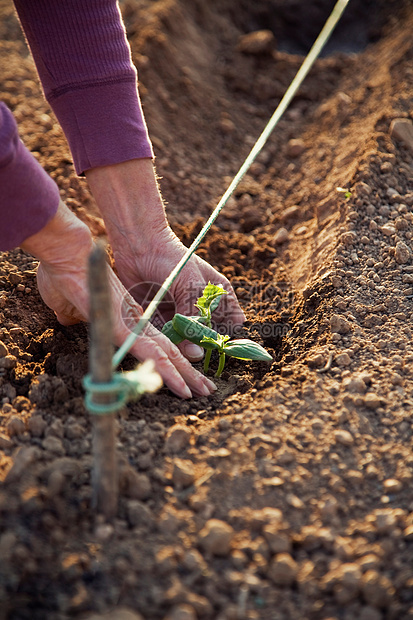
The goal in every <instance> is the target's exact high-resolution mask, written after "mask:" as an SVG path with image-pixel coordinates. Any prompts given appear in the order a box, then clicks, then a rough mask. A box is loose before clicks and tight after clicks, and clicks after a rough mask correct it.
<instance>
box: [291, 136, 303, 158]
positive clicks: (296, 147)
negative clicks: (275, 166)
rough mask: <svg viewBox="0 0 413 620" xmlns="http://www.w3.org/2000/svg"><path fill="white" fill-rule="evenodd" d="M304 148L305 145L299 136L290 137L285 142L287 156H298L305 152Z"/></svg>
mask: <svg viewBox="0 0 413 620" xmlns="http://www.w3.org/2000/svg"><path fill="white" fill-rule="evenodd" d="M306 148H307V146H306V144H305V142H304V140H301V139H300V138H292V139H291V140H288V142H287V157H292V158H296V157H300V155H302V154H303V153H304V152H305V150H306Z"/></svg>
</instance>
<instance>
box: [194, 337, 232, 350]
mask: <svg viewBox="0 0 413 620" xmlns="http://www.w3.org/2000/svg"><path fill="white" fill-rule="evenodd" d="M227 340H229V336H221V334H217V338H210V337H209V336H204V337H203V338H202V340H201V343H200V344H201V347H204V349H218V350H219V351H220V352H221V351H223V350H224V346H225V343H226V342H227Z"/></svg>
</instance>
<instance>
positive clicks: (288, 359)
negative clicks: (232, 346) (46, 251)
mask: <svg viewBox="0 0 413 620" xmlns="http://www.w3.org/2000/svg"><path fill="white" fill-rule="evenodd" d="M373 4H374V7H375V10H374V11H373V9H372V6H373ZM251 5H252V6H251ZM331 6H332V3H330V2H314V3H305V6H304V4H303V3H297V2H286V1H285V0H271V1H270V2H267V1H264V0H259V1H257V2H254V3H249V2H246V1H241V2H235V0H223V1H220V2H218V0H210V1H209V2H204V1H201V0H157V1H155V2H152V1H151V2H149V0H139V1H138V0H124V1H123V2H121V10H122V12H123V15H124V19H125V24H126V29H127V35H128V39H129V41H130V44H131V49H132V54H133V59H134V62H135V64H136V66H137V68H138V74H139V81H140V92H141V96H142V102H143V108H144V111H145V116H146V120H147V123H148V127H149V133H150V135H151V138H152V141H153V144H154V149H155V154H156V168H157V172H158V174H159V177H160V184H161V188H162V191H163V194H164V198H165V201H166V203H167V205H166V208H167V212H168V218H169V220H170V222H171V225H172V226H173V228H174V230H175V232H176V233H177V234H178V236H179V237H180V238H181V239H182V240H183V242H184V243H186V244H189V243H190V242H191V241H192V240H193V239H194V238H195V235H196V234H197V233H198V232H199V230H200V228H201V226H202V224H203V222H204V221H205V220H206V218H207V217H208V215H209V214H210V212H211V210H212V209H213V208H214V207H215V205H216V203H217V201H218V200H219V197H220V196H221V195H222V193H223V192H224V191H225V189H226V188H227V186H228V184H229V182H230V181H231V179H232V177H233V175H234V174H235V173H236V172H237V170H238V169H239V167H240V165H241V164H242V162H243V161H244V159H245V157H246V156H247V155H248V153H249V151H250V149H251V147H252V145H253V143H254V142H255V140H256V138H257V137H258V135H259V134H260V132H261V131H262V129H263V128H264V126H265V124H266V123H267V121H268V119H269V117H270V115H271V114H272V112H273V110H274V109H275V107H276V105H277V103H278V102H279V100H280V99H281V97H282V95H283V94H284V92H285V90H286V88H287V87H288V85H289V83H290V82H291V80H292V78H293V76H294V75H295V73H296V71H297V69H298V68H299V66H300V64H301V62H302V60H303V56H302V54H304V53H305V52H306V51H307V50H308V48H309V46H310V45H311V43H312V41H313V39H314V36H316V35H317V34H318V31H319V29H320V27H321V26H322V23H323V20H324V19H325V14H328V12H329V10H331ZM348 11H349V13H346V15H345V18H344V19H343V22H342V24H341V26H340V28H338V29H337V33H336V36H335V37H334V36H333V38H332V39H331V42H330V47H329V48H328V49H327V54H326V55H325V56H324V57H322V58H320V59H318V60H317V62H316V64H315V66H314V68H313V69H312V71H311V73H310V75H309V76H308V77H307V79H306V80H305V82H304V84H303V85H302V87H301V88H300V91H299V92H298V94H297V96H296V97H295V99H294V101H293V102H292V104H291V106H290V108H289V110H288V111H287V112H286V114H285V116H284V118H283V119H282V120H281V121H280V123H279V125H278V126H277V128H276V130H275V131H274V133H273V135H272V136H271V137H270V139H269V141H268V143H267V144H266V146H265V148H264V149H263V151H262V152H261V153H260V155H259V157H258V159H257V161H256V162H255V163H254V164H253V165H252V166H251V169H250V171H249V173H248V174H247V175H246V176H245V178H244V179H243V180H242V182H241V183H240V185H239V186H238V188H237V190H236V191H235V193H234V196H233V197H232V198H231V199H230V201H229V202H228V204H227V205H226V207H225V208H224V210H223V212H222V214H221V215H220V216H219V218H218V220H217V222H216V224H215V225H214V226H213V228H212V230H211V231H210V233H209V234H208V236H207V237H206V239H205V241H204V242H203V244H202V246H201V248H200V249H199V251H198V254H199V255H200V256H202V257H203V258H205V259H206V260H207V261H208V262H210V263H211V264H212V265H213V266H214V267H216V268H218V269H219V270H220V271H222V272H223V273H224V274H225V275H226V276H227V277H228V278H229V279H230V280H231V283H232V285H233V286H234V288H235V291H236V293H237V296H238V298H239V300H240V303H241V305H242V307H243V309H244V311H245V313H246V316H247V321H246V323H245V326H244V328H243V333H244V334H245V335H246V337H248V338H251V339H253V340H256V341H257V342H259V343H260V344H262V345H263V346H265V347H266V348H267V349H268V350H269V351H270V353H271V354H272V355H273V358H274V362H273V363H272V364H271V365H267V364H265V363H253V362H251V363H243V362H241V361H240V360H235V359H232V360H229V361H228V363H227V365H226V369H225V370H224V373H223V374H222V376H221V379H219V380H218V387H219V389H218V391H217V393H216V394H214V395H213V396H212V397H209V398H200V399H192V400H190V401H181V400H179V399H178V398H176V397H174V396H173V395H171V393H169V392H168V391H167V390H166V389H165V388H163V389H162V390H160V391H159V392H158V393H156V394H153V395H147V396H144V397H143V398H142V399H141V400H140V401H139V402H137V403H135V404H132V405H128V407H127V409H125V410H124V411H123V412H122V414H121V415H119V418H118V430H117V432H118V435H117V450H118V456H119V460H120V473H119V481H120V489H121V497H120V502H119V513H118V516H117V518H116V520H115V521H114V523H112V524H105V523H104V522H103V521H102V520H99V519H98V520H97V521H96V518H95V515H94V514H93V511H92V507H91V501H90V500H91V480H90V473H91V466H92V460H91V429H90V421H89V418H88V415H87V413H86V410H85V408H84V404H83V389H82V383H81V382H82V378H83V376H84V375H85V373H86V372H87V364H88V334H87V328H86V326H85V325H79V326H73V327H70V328H64V327H62V326H61V325H59V324H58V323H57V322H56V319H55V317H54V315H53V313H52V312H51V311H50V310H49V309H48V308H46V307H45V305H44V304H43V302H42V300H41V298H40V296H39V294H38V292H37V288H36V268H37V262H36V261H35V260H34V259H33V257H31V256H29V255H27V254H25V253H24V252H22V251H20V250H14V251H12V252H5V253H2V254H1V261H0V341H1V342H0V406H1V410H0V558H1V562H0V620H3V619H4V620H6V619H7V620H24V619H26V618H31V619H32V620H33V619H34V620H36V619H39V620H43V619H45V618H47V620H49V619H50V620H64V619H68V618H79V620H86V619H87V620H92V619H93V620H98V619H102V620H103V619H104V618H106V619H109V618H110V619H111V620H116V619H117V620H139V619H140V620H142V618H144V619H146V620H158V619H159V620H194V619H195V620H196V619H200V620H244V619H245V620H246V619H254V620H255V619H259V620H261V619H262V620H301V619H303V620H304V619H305V620H333V619H334V620H353V619H355V618H358V619H360V620H408V619H409V618H413V564H412V557H413V546H412V545H413V493H412V481H413V480H412V479H413V456H412V406H413V375H412V368H413V366H412V362H413V347H412V318H413V310H412V299H413V261H412V252H413V247H412V238H413V185H412V181H413V144H412V142H409V140H408V137H405V138H404V137H403V136H405V135H406V134H403V133H400V132H398V131H397V127H399V128H400V127H401V128H403V127H404V128H405V127H408V126H409V123H410V126H411V123H412V119H413V105H412V86H413V68H412V59H413V41H412V36H411V33H412V28H413V12H412V6H411V3H409V2H406V3H401V2H395V1H392V2H378V3H372V2H365V3H363V2H357V1H356V0H354V2H353V4H352V3H350V5H349V9H348ZM372 11H373V12H374V15H372ZM0 15H1V20H0V35H1V37H0V38H1V41H0V84H1V91H2V99H3V101H4V102H5V103H6V104H7V105H8V106H9V107H10V109H11V110H12V111H13V113H14V115H15V117H16V119H17V121H18V124H19V130H20V135H21V139H22V140H23V142H24V143H25V144H26V145H27V146H28V148H29V149H30V150H31V151H32V152H33V153H34V155H35V157H36V158H37V159H38V160H39V161H40V163H41V164H42V165H43V166H44V167H45V169H46V170H47V172H48V173H49V174H50V175H51V176H52V177H53V178H54V179H55V180H56V182H57V184H58V186H59V189H60V192H61V196H62V198H63V200H65V201H66V203H67V204H68V205H69V206H70V208H71V209H72V210H73V211H74V212H75V213H76V214H77V215H78V216H79V217H80V218H81V219H83V220H84V221H85V222H86V223H87V224H88V225H89V226H90V228H91V229H92V231H93V233H94V234H95V235H96V236H104V235H105V230H104V225H103V221H102V219H101V218H100V214H99V212H98V209H97V207H96V205H95V203H94V200H93V198H92V196H91V193H90V192H89V189H88V187H87V184H86V182H85V180H84V179H81V178H78V177H76V175H75V173H74V170H73V166H72V163H71V155H70V151H69V149H68V146H67V143H66V141H65V139H64V136H63V134H62V132H61V129H60V127H59V125H58V124H57V121H56V119H55V118H54V116H53V114H52V112H51V110H50V108H49V107H48V105H47V103H46V102H45V100H44V98H43V96H42V93H41V89H40V86H39V82H38V79H37V76H36V72H35V68H34V64H33V62H32V60H31V57H30V55H29V53H28V50H27V47H26V45H25V42H24V38H23V35H22V34H21V32H20V29H19V25H18V22H17V20H16V17H15V15H14V13H13V8H12V5H11V3H9V2H8V1H7V0H0ZM263 29H264V30H265V33H264V34H263V33H262V32H261V34H260V33H259V32H258V33H257V31H262V30H263ZM355 52H357V53H355ZM396 119H399V120H398V124H397V123H396V124H395V123H394V121H395V120H396ZM400 131H402V129H401V130H400ZM3 345H4V346H3ZM214 363H215V362H214V361H213V363H212V366H213V365H214ZM133 365H134V360H132V358H131V357H128V358H127V360H126V361H125V363H124V364H123V367H124V368H125V369H127V368H132V367H133ZM200 368H201V366H200Z"/></svg>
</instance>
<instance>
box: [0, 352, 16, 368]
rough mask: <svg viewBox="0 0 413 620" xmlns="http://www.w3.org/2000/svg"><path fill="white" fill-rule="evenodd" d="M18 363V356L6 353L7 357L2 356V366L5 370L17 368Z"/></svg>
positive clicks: (0, 362) (0, 365) (0, 363)
mask: <svg viewBox="0 0 413 620" xmlns="http://www.w3.org/2000/svg"><path fill="white" fill-rule="evenodd" d="M16 365H17V358H16V357H15V356H14V355H6V356H5V357H0V368H4V369H5V370H11V369H12V368H15V367H16Z"/></svg>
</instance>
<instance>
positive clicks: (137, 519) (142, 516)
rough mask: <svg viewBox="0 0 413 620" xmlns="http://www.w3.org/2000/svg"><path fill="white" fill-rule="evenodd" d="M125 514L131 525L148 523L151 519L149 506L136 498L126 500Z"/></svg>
mask: <svg viewBox="0 0 413 620" xmlns="http://www.w3.org/2000/svg"><path fill="white" fill-rule="evenodd" d="M126 514H127V518H128V521H129V524H130V525H131V526H132V527H136V526H138V525H144V524H148V523H151V521H152V520H153V514H152V512H151V509H150V508H149V506H147V505H146V504H144V503H143V502H141V501H139V500H137V499H130V500H128V501H127V503H126Z"/></svg>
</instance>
